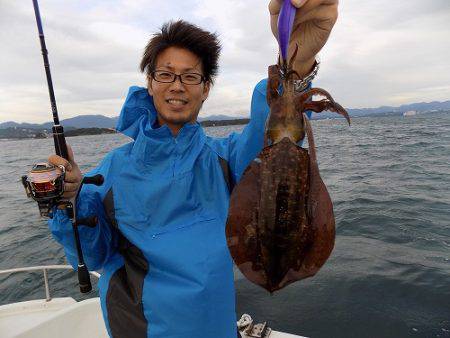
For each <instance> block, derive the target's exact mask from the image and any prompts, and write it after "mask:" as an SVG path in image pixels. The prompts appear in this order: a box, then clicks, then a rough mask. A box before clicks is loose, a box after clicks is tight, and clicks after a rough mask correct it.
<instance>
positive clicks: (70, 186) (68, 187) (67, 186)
mask: <svg viewBox="0 0 450 338" xmlns="http://www.w3.org/2000/svg"><path fill="white" fill-rule="evenodd" d="M77 191H78V184H77V183H67V182H66V183H64V192H68V193H71V192H72V193H73V192H77Z"/></svg>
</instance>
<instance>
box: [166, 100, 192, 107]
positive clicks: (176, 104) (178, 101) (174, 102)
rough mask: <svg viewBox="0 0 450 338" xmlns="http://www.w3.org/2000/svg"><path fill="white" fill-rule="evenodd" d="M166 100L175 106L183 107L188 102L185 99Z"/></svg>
mask: <svg viewBox="0 0 450 338" xmlns="http://www.w3.org/2000/svg"><path fill="white" fill-rule="evenodd" d="M166 102H167V103H168V104H169V105H171V106H174V107H183V106H185V105H186V104H187V103H188V101H186V100H183V99H167V100H166Z"/></svg>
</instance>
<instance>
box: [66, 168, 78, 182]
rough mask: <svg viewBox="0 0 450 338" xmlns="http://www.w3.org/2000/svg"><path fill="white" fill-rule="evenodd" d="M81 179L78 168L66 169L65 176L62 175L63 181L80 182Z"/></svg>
mask: <svg viewBox="0 0 450 338" xmlns="http://www.w3.org/2000/svg"><path fill="white" fill-rule="evenodd" d="M81 180H82V177H81V175H80V172H79V171H78V170H74V171H66V176H65V177H64V181H65V182H70V183H79V182H81Z"/></svg>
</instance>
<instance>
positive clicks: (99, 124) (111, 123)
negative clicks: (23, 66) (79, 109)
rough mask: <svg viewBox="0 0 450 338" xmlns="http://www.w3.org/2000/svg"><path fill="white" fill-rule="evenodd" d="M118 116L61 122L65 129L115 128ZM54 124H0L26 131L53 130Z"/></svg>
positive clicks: (79, 117) (99, 116) (80, 118)
mask: <svg viewBox="0 0 450 338" xmlns="http://www.w3.org/2000/svg"><path fill="white" fill-rule="evenodd" d="M118 119H119V117H118V116H116V117H107V116H104V115H79V116H75V117H72V118H69V119H64V120H61V121H60V123H61V124H62V125H63V126H64V128H115V127H116V124H117V120H118ZM52 126H53V123H52V122H46V123H42V124H34V123H17V122H13V121H9V122H4V123H0V129H6V128H25V129H51V128H52Z"/></svg>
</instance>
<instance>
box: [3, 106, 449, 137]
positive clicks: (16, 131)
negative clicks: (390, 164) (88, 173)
mask: <svg viewBox="0 0 450 338" xmlns="http://www.w3.org/2000/svg"><path fill="white" fill-rule="evenodd" d="M430 113H431V112H430ZM436 113H450V111H448V110H447V111H438V112H436ZM402 115H403V113H401V112H388V113H375V114H371V115H363V116H350V118H351V119H355V118H361V117H369V118H370V117H372V118H377V117H388V116H402ZM424 115H426V113H417V114H414V116H424ZM404 116H408V115H404ZM340 118H343V117H342V116H339V115H336V114H333V115H329V114H328V113H327V114H323V115H319V114H317V115H315V116H314V118H313V119H312V120H329V119H340ZM249 121H250V119H249V118H244V119H226V120H205V121H201V122H200V124H201V125H202V126H203V127H223V126H238V125H245V124H247V123H249ZM115 133H117V131H116V130H115V129H113V128H73V127H71V126H67V127H65V132H64V134H65V136H66V137H75V136H87V135H101V134H115ZM51 137H52V132H51V129H48V128H47V129H37V128H21V127H9V128H3V129H1V128H0V139H1V140H26V139H45V138H51Z"/></svg>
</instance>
